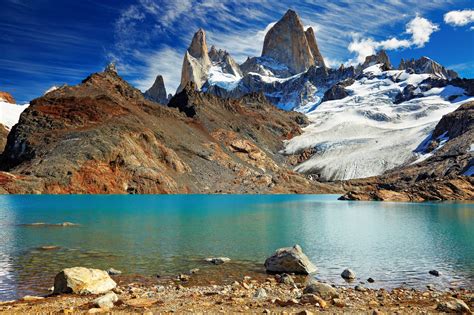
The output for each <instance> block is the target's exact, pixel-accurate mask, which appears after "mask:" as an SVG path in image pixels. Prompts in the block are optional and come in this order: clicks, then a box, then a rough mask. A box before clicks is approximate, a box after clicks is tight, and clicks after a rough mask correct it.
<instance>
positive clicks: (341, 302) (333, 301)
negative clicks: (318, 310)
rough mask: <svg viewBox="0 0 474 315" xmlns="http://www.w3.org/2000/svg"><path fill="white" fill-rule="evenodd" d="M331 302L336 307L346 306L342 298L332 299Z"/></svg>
mask: <svg viewBox="0 0 474 315" xmlns="http://www.w3.org/2000/svg"><path fill="white" fill-rule="evenodd" d="M332 303H333V304H334V305H335V306H337V307H344V306H346V302H344V300H342V299H332Z"/></svg>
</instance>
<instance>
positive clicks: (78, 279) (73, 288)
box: [53, 267, 117, 294]
mask: <svg viewBox="0 0 474 315" xmlns="http://www.w3.org/2000/svg"><path fill="white" fill-rule="evenodd" d="M116 286H117V284H116V283H115V281H114V280H112V278H110V276H109V274H108V273H107V272H106V271H104V270H99V269H89V268H84V267H73V268H66V269H64V270H63V271H61V272H60V273H58V274H57V275H56V277H55V279H54V292H53V293H54V294H58V293H76V294H102V293H106V292H108V291H110V290H112V289H114V288H115V287H116Z"/></svg>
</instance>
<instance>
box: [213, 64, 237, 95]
mask: <svg viewBox="0 0 474 315" xmlns="http://www.w3.org/2000/svg"><path fill="white" fill-rule="evenodd" d="M240 79H242V77H241V76H239V75H233V74H230V73H225V72H224V71H223V70H222V67H220V66H216V65H213V66H212V67H211V68H210V69H209V74H208V77H207V82H208V84H209V85H211V86H213V85H217V86H218V87H220V88H223V89H225V90H227V91H232V90H233V89H235V88H236V87H237V85H238V84H239V82H240Z"/></svg>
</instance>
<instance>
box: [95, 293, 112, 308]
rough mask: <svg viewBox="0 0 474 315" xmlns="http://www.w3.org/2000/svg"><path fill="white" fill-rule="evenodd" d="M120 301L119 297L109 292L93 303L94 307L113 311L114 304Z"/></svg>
mask: <svg viewBox="0 0 474 315" xmlns="http://www.w3.org/2000/svg"><path fill="white" fill-rule="evenodd" d="M117 301H118V296H117V294H115V293H114V292H109V293H107V294H105V295H103V296H101V297H98V298H97V299H95V300H94V301H93V303H94V306H97V307H99V308H107V309H111V308H113V307H114V303H115V302H117Z"/></svg>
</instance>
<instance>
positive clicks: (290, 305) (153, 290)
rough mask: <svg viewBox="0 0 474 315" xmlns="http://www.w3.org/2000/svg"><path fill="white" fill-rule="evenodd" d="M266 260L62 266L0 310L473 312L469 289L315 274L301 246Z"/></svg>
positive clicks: (346, 272)
mask: <svg viewBox="0 0 474 315" xmlns="http://www.w3.org/2000/svg"><path fill="white" fill-rule="evenodd" d="M207 262H208V263H209V264H211V265H212V264H214V265H223V264H227V263H229V259H228V258H226V257H211V258H209V259H207ZM213 268H216V269H218V268H220V266H215V267H213ZM265 268H266V270H267V274H260V275H252V276H248V275H243V276H241V277H240V278H239V279H237V278H235V277H232V276H229V277H228V278H226V279H220V281H216V282H214V281H211V282H208V281H207V280H206V277H205V276H204V273H202V272H201V271H200V270H199V269H193V270H190V271H189V272H187V273H183V274H179V275H176V276H174V277H138V276H130V275H121V272H120V271H119V270H115V269H109V270H108V271H102V270H97V269H88V268H82V267H74V268H67V269H65V270H63V271H61V272H60V273H59V274H58V275H57V276H56V278H55V280H54V288H52V289H51V291H52V293H51V294H50V295H48V296H45V297H41V296H25V297H23V298H22V299H20V300H16V301H6V302H0V312H2V313H17V314H30V313H34V314H40V313H41V314H43V313H62V314H80V313H89V314H90V313H109V314H110V313H114V314H123V313H140V314H162V313H201V312H205V313H264V314H283V313H284V314H312V313H319V312H328V313H370V314H385V313H402V314H416V313H423V314H426V313H446V312H447V313H465V314H471V309H473V307H474V294H473V292H472V290H471V289H457V288H456V289H455V288H452V289H449V290H446V291H439V290H435V289H434V288H432V287H428V288H427V289H426V290H415V289H410V288H396V289H392V290H386V289H383V288H382V289H371V288H367V287H366V286H365V282H368V283H372V282H373V281H376V280H374V279H371V278H369V279H367V280H366V281H363V282H360V281H359V280H355V277H356V275H355V272H354V271H352V270H349V269H347V270H344V271H342V273H341V277H343V278H345V279H346V280H347V281H348V283H350V284H351V286H350V287H337V286H335V285H330V284H327V283H322V282H319V281H317V280H315V278H314V277H312V274H308V273H309V272H311V273H312V272H314V271H315V269H316V266H314V265H313V264H312V263H311V262H310V261H309V259H308V258H307V257H306V255H304V253H303V252H302V250H301V248H300V247H299V246H294V247H290V248H283V249H279V250H277V251H276V252H275V254H274V255H272V256H271V257H269V258H268V259H267V260H266V262H265ZM433 272H434V271H433ZM249 274H251V272H249ZM351 281H352V282H351Z"/></svg>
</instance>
